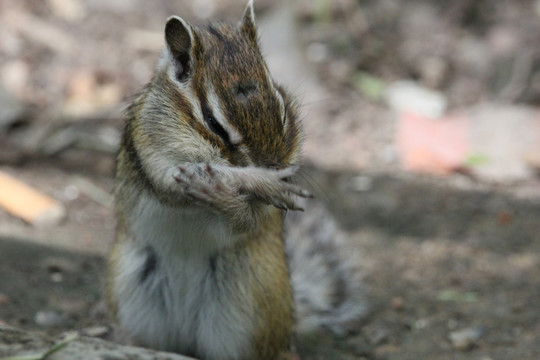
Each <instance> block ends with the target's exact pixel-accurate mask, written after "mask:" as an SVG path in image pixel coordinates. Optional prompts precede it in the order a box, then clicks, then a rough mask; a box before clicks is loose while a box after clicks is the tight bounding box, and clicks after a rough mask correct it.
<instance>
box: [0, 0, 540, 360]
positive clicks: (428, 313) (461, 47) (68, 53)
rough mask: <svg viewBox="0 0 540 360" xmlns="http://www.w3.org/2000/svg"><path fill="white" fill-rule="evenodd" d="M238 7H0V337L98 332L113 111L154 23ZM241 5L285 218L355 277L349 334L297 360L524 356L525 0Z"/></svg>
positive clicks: (532, 202) (532, 294) (531, 311)
mask: <svg viewBox="0 0 540 360" xmlns="http://www.w3.org/2000/svg"><path fill="white" fill-rule="evenodd" d="M245 5H246V4H245V2H244V1H237V0H200V1H187V0H163V1H154V2H150V1H143V0H107V1H105V0H92V1H83V0H24V1H21V0H2V1H0V324H8V325H12V326H15V327H19V328H23V329H30V330H33V329H39V330H43V331H47V332H49V333H60V332H62V331H65V330H68V329H76V330H80V331H81V332H83V333H84V334H90V335H93V336H99V337H103V338H110V336H111V335H110V320H109V318H108V315H107V312H106V309H105V306H104V304H103V301H102V295H101V294H102V287H103V285H102V283H103V277H104V261H103V258H104V256H106V254H107V253H108V251H109V249H110V246H111V243H112V239H113V237H114V228H115V221H114V218H113V216H112V211H111V204H112V199H111V192H112V174H113V169H114V155H115V151H116V149H117V147H118V144H119V141H120V136H121V131H122V130H121V129H122V111H123V109H124V108H125V107H126V105H127V104H128V103H129V101H130V98H131V97H132V96H133V95H134V94H136V92H137V91H138V90H139V89H140V88H141V87H142V86H143V85H144V84H145V83H147V82H148V81H149V80H150V78H151V76H152V72H153V68H154V65H155V64H156V62H157V60H158V58H159V54H160V51H161V49H162V48H163V35H162V31H163V25H164V22H165V19H166V18H167V17H168V16H169V15H172V14H177V15H180V16H182V17H183V18H184V19H186V20H188V21H189V22H191V23H193V24H200V23H205V22H207V21H208V20H210V19H216V18H218V19H225V20H231V21H238V20H239V19H240V16H241V14H242V11H243V9H244V7H245ZM255 10H256V21H257V24H258V27H259V36H260V40H261V45H262V49H263V53H264V54H265V56H266V59H267V62H268V64H269V66H270V68H271V71H272V73H273V75H274V77H275V79H276V80H277V81H278V82H280V83H283V84H284V85H285V86H286V87H287V88H289V90H290V91H291V92H292V93H293V94H295V95H296V96H297V98H298V102H299V103H300V104H301V113H302V117H303V119H304V127H305V131H306V140H305V146H304V158H305V162H306V166H305V169H304V170H303V172H304V175H303V178H304V179H305V182H306V186H307V187H309V188H311V189H312V190H313V191H314V192H315V194H316V195H317V200H316V201H314V202H312V203H309V204H308V207H307V209H306V212H305V213H304V214H302V217H303V218H306V219H310V216H311V217H314V216H320V217H321V221H322V222H327V223H329V224H331V225H332V226H331V227H330V228H331V229H332V230H331V231H332V232H333V234H334V235H335V237H336V238H339V239H341V240H340V241H343V242H346V243H347V244H348V245H347V246H354V247H356V248H357V249H359V250H360V252H361V253H362V256H361V257H359V258H358V263H359V267H361V268H362V271H363V272H365V276H364V282H365V288H366V291H365V292H366V302H367V303H368V305H369V310H368V312H367V314H366V317H365V319H364V320H363V322H362V324H361V326H359V327H358V328H357V329H355V331H354V332H353V334H351V335H350V336H349V337H348V338H347V339H345V340H343V339H341V340H337V339H329V340H328V341H327V342H323V343H322V344H319V348H318V349H317V351H316V352H313V353H309V351H307V350H306V351H307V352H306V353H305V354H301V358H302V359H304V358H305V359H312V358H313V359H316V358H328V359H330V358H332V359H338V358H343V359H482V360H488V359H493V360H495V359H538V358H540V341H539V339H540V307H538V304H539V303H540V255H539V254H540V253H539V252H538V250H539V249H540V222H539V219H540V112H539V109H540V108H539V106H540V51H539V50H538V45H539V44H540V1H538V0H484V1H474V0H454V1H450V2H449V1H439V0H406V1H399V0H334V1H331V0H313V1H307V0H296V1H270V0H256V1H255ZM310 209H314V210H313V211H311V212H310ZM302 221H304V220H301V219H300V220H298V222H299V223H298V224H296V225H295V224H291V225H290V226H293V227H294V226H298V227H302V226H303V225H302ZM305 221H307V220H305ZM292 356H293V355H292ZM294 356H297V355H294Z"/></svg>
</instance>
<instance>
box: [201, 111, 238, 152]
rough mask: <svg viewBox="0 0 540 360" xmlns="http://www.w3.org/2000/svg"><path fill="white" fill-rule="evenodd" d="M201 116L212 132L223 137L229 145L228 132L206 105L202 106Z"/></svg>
mask: <svg viewBox="0 0 540 360" xmlns="http://www.w3.org/2000/svg"><path fill="white" fill-rule="evenodd" d="M203 116H204V121H206V124H207V125H208V127H209V128H210V130H212V132H214V134H216V135H218V136H219V137H220V138H222V139H223V141H224V142H225V144H226V145H228V146H229V145H231V142H230V138H229V134H228V133H227V131H226V130H225V129H224V128H223V126H221V124H220V123H219V122H218V121H217V120H216V118H215V117H214V115H213V114H212V112H211V111H210V109H208V108H207V107H206V106H203Z"/></svg>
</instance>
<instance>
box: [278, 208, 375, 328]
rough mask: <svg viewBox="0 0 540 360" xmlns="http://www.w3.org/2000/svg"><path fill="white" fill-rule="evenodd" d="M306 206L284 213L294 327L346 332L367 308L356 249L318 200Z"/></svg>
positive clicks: (358, 252)
mask: <svg viewBox="0 0 540 360" xmlns="http://www.w3.org/2000/svg"><path fill="white" fill-rule="evenodd" d="M308 208H309V209H308V210H307V211H306V213H304V214H291V213H289V214H288V216H287V223H286V229H287V235H286V249H287V256H288V259H289V268H290V272H291V281H292V287H293V294H294V303H295V307H296V317H297V329H296V332H297V333H298V334H300V335H301V334H306V333H312V332H317V331H320V330H321V329H322V330H327V331H331V332H332V333H334V334H336V335H346V334H347V333H349V332H351V331H354V330H355V329H357V328H358V325H359V323H360V321H361V320H362V318H363V317H364V316H365V315H366V312H367V306H366V302H365V298H364V291H363V289H364V287H363V286H362V278H363V276H362V275H363V271H362V269H361V267H360V262H361V254H360V251H359V249H358V248H355V247H354V244H352V242H351V241H347V240H348V239H347V236H346V234H345V233H343V232H342V231H340V230H339V229H338V227H337V225H336V223H335V221H334V219H333V218H332V216H331V215H330V214H329V213H328V211H326V209H325V208H324V207H323V206H322V205H316V204H314V202H310V205H309V206H308ZM306 214H309V215H306Z"/></svg>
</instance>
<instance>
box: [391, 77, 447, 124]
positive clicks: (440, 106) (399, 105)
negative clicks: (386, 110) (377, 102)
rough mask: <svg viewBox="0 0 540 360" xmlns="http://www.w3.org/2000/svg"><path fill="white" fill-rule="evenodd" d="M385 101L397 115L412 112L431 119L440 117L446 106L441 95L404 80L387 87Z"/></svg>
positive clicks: (444, 99)
mask: <svg viewBox="0 0 540 360" xmlns="http://www.w3.org/2000/svg"><path fill="white" fill-rule="evenodd" d="M385 99H386V102H387V104H388V106H389V107H390V108H391V109H393V110H395V111H397V112H398V113H401V112H413V113H415V114H419V115H423V116H426V117H428V118H433V119H436V118H439V117H440V116H442V115H443V113H444V112H445V110H446V107H447V105H448V101H447V100H446V98H445V97H444V95H443V94H442V93H440V92H437V91H434V90H430V89H427V88H425V87H423V86H421V85H419V84H417V83H415V82H412V81H405V80H402V81H397V82H395V83H393V84H391V85H389V86H388V87H387V89H386V93H385Z"/></svg>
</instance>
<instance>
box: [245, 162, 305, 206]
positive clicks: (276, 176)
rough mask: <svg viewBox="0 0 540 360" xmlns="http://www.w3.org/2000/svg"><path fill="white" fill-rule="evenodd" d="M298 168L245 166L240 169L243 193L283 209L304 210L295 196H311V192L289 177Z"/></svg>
mask: <svg viewBox="0 0 540 360" xmlns="http://www.w3.org/2000/svg"><path fill="white" fill-rule="evenodd" d="M297 170H298V168H297V167H289V168H286V169H282V170H273V169H266V168H244V169H240V170H238V174H237V176H238V183H239V185H238V186H239V189H240V192H241V193H246V194H249V195H250V196H251V197H254V198H256V199H258V200H260V201H263V202H265V203H267V204H270V205H273V206H275V207H277V208H279V209H283V210H303V209H302V208H301V207H299V206H298V205H297V204H296V202H295V197H296V196H298V197H311V194H310V193H309V192H308V191H307V190H305V189H302V188H301V187H299V186H298V185H295V184H292V183H290V182H288V179H289V178H290V177H291V176H292V175H294V173H295V172H296V171H297Z"/></svg>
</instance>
